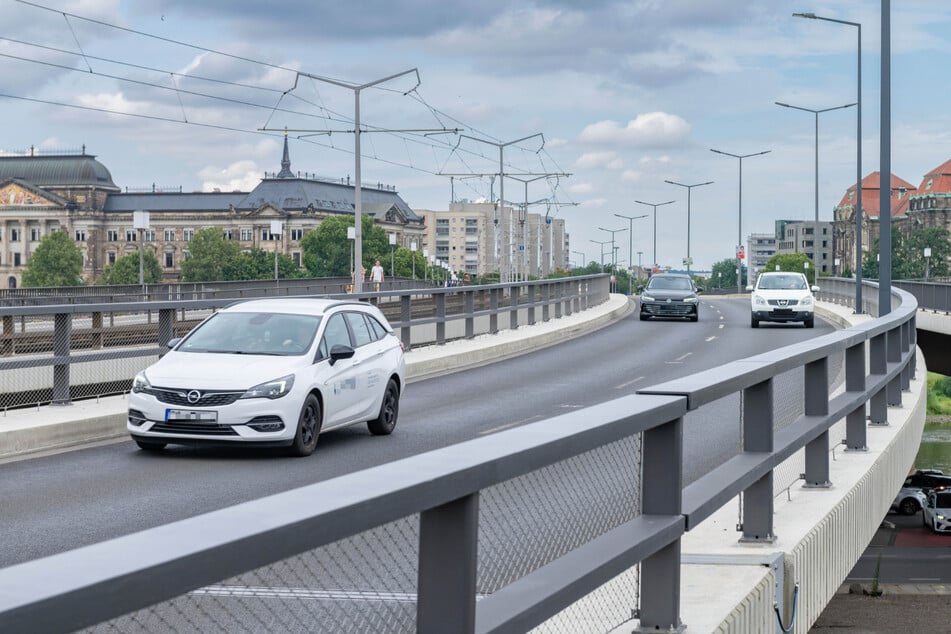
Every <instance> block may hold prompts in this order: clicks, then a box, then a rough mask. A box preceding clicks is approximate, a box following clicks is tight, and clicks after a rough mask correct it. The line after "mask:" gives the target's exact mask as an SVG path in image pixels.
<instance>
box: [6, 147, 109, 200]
mask: <svg viewBox="0 0 951 634" xmlns="http://www.w3.org/2000/svg"><path fill="white" fill-rule="evenodd" d="M8 178H16V179H19V180H21V181H26V182H29V183H33V184H34V185H36V186H37V187H43V188H48V187H87V186H95V187H98V188H100V189H107V190H113V191H119V188H118V187H117V186H116V184H115V183H114V182H112V174H110V173H109V170H108V169H106V166H105V165H103V164H102V163H100V162H99V161H97V160H96V157H95V156H93V155H91V154H86V153H85V152H84V153H82V154H64V155H44V154H36V155H33V156H0V180H6V179H8Z"/></svg>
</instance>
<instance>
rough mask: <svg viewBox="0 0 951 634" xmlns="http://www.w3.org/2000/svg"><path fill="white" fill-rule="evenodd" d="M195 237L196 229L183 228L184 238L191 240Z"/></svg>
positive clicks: (187, 240)
mask: <svg viewBox="0 0 951 634" xmlns="http://www.w3.org/2000/svg"><path fill="white" fill-rule="evenodd" d="M194 237H195V230H194V229H182V239H183V240H184V241H185V242H191V240H192V238H194Z"/></svg>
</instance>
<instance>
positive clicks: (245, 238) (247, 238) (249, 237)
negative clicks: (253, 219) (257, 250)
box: [241, 229, 254, 242]
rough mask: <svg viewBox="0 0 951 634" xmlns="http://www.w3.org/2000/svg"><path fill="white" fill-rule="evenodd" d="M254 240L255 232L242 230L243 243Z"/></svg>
mask: <svg viewBox="0 0 951 634" xmlns="http://www.w3.org/2000/svg"><path fill="white" fill-rule="evenodd" d="M253 239H254V232H253V231H252V230H251V229H242V230H241V241H242V242H250V241H251V240H253Z"/></svg>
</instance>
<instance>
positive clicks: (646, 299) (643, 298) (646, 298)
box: [641, 295, 654, 302]
mask: <svg viewBox="0 0 951 634" xmlns="http://www.w3.org/2000/svg"><path fill="white" fill-rule="evenodd" d="M641 301H642V302H652V301H654V298H653V297H651V296H650V295H641Z"/></svg>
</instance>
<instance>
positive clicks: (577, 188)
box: [568, 183, 594, 194]
mask: <svg viewBox="0 0 951 634" xmlns="http://www.w3.org/2000/svg"><path fill="white" fill-rule="evenodd" d="M568 191H569V192H571V193H572V194H590V193H591V192H592V191H594V186H593V185H592V184H591V183H574V184H572V185H570V186H569V187H568Z"/></svg>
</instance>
